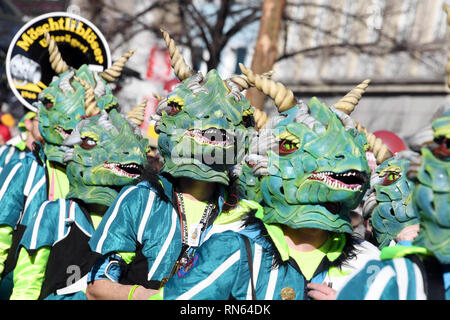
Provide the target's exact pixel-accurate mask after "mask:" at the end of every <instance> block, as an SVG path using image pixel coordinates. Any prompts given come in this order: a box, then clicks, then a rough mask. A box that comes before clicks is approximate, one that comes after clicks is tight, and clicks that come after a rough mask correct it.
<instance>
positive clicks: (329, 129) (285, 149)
mask: <svg viewBox="0 0 450 320" xmlns="http://www.w3.org/2000/svg"><path fill="white" fill-rule="evenodd" d="M241 70H242V71H243V73H244V74H245V75H246V76H247V78H248V79H249V80H250V82H251V83H253V84H254V85H255V87H256V88H258V89H260V90H261V91H262V92H264V93H266V94H268V95H269V96H270V97H271V98H273V99H274V100H275V103H276V105H277V108H278V110H279V111H280V112H281V114H280V115H279V116H277V117H274V118H272V119H271V120H270V121H269V122H268V123H267V124H266V126H265V127H264V128H263V129H262V130H261V131H260V132H259V135H258V138H257V140H256V141H257V143H256V141H255V143H252V145H251V148H250V155H249V156H248V157H247V160H246V162H247V163H248V165H249V167H251V168H252V169H253V174H254V176H256V177H258V182H257V183H254V184H253V185H254V186H255V187H254V188H253V190H250V191H249V192H251V193H253V194H254V195H255V199H259V198H261V199H262V204H263V206H264V218H263V220H264V222H265V223H278V224H283V225H287V226H289V227H291V228H295V229H297V228H317V229H324V230H329V231H335V232H336V231H337V232H348V233H351V232H352V227H351V224H350V222H349V221H350V217H349V211H350V210H351V209H353V208H355V207H356V206H357V205H358V204H359V202H360V201H361V199H362V197H363V195H364V192H365V191H366V189H367V187H368V174H369V173H370V168H369V165H368V162H367V160H366V157H365V151H366V150H367V149H368V148H369V145H368V144H367V140H366V137H365V135H364V134H362V133H359V132H358V131H357V130H356V127H355V123H354V122H353V120H352V119H351V118H350V117H349V116H348V114H346V113H344V112H342V111H340V110H338V109H336V108H334V107H331V108H328V107H327V106H326V105H325V104H323V103H321V102H320V101H319V100H318V99H316V98H313V99H311V101H310V103H309V105H308V106H306V105H305V104H303V103H300V104H299V105H297V102H296V100H295V98H294V96H293V93H292V92H290V90H287V89H286V88H284V87H283V86H282V85H281V84H280V83H275V82H273V81H272V80H269V79H267V78H261V77H260V76H257V75H255V74H253V73H252V72H251V71H250V70H248V69H246V68H245V67H243V66H242V65H241ZM247 171H248V169H246V168H245V167H243V169H242V174H243V175H244V176H245V178H241V179H244V180H249V179H250V180H251V175H250V174H249V173H248V172H247ZM250 180H249V181H250Z"/></svg>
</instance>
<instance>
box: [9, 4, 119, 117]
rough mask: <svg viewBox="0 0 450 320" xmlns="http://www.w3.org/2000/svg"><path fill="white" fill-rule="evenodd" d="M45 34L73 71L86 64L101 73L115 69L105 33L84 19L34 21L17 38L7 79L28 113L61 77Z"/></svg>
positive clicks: (60, 15)
mask: <svg viewBox="0 0 450 320" xmlns="http://www.w3.org/2000/svg"><path fill="white" fill-rule="evenodd" d="M44 31H46V32H48V33H49V34H50V36H51V37H52V38H53V39H54V40H55V41H56V43H57V45H58V49H59V51H60V52H61V55H62V57H63V59H64V61H66V62H67V64H68V65H69V66H71V67H73V68H79V67H80V66H81V65H83V64H86V65H88V66H89V68H90V69H91V70H92V71H97V72H101V71H103V70H104V69H107V68H109V67H110V66H111V53H110V51H109V47H108V44H107V43H106V40H105V38H104V36H103V35H102V34H101V32H100V31H99V30H98V29H97V27H96V26H94V25H93V24H92V23H91V22H89V21H88V20H86V19H84V18H83V17H80V16H77V15H74V14H72V13H67V12H53V13H48V14H44V15H41V16H38V17H36V18H34V19H33V20H31V21H29V22H28V23H27V24H25V25H24V26H23V27H22V28H21V29H20V30H19V32H18V33H17V34H16V35H15V36H14V39H13V41H12V42H11V44H10V46H9V49H8V53H7V55H6V76H7V78H8V82H9V86H10V87H11V90H12V91H13V92H14V94H15V95H16V97H17V98H18V99H19V101H20V102H22V103H23V104H24V105H25V106H26V107H27V108H28V109H30V110H32V111H36V107H34V106H33V102H36V101H37V100H38V94H39V92H41V91H42V90H44V89H45V88H46V87H47V86H48V85H49V84H50V83H51V82H52V79H53V77H54V76H56V75H57V74H56V73H55V72H54V71H53V69H52V67H51V65H50V62H49V53H48V49H47V46H48V44H47V40H46V39H45V36H44Z"/></svg>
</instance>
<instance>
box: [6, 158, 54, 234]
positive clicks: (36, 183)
mask: <svg viewBox="0 0 450 320" xmlns="http://www.w3.org/2000/svg"><path fill="white" fill-rule="evenodd" d="M39 157H40V159H37V158H36V156H35V155H34V154H33V153H32V152H28V153H27V154H26V155H25V157H24V158H23V159H20V160H15V161H11V162H10V163H9V164H8V165H7V166H6V167H5V168H4V169H3V171H2V173H1V174H0V186H1V187H0V208H2V210H0V225H8V226H10V227H12V228H16V226H17V225H18V224H21V225H24V226H26V225H27V224H28V222H29V218H30V216H31V214H33V213H34V212H35V211H36V210H37V209H38V208H39V206H40V205H41V203H42V202H44V201H45V200H47V184H46V176H45V167H44V163H45V155H44V153H43V151H42V150H40V154H39ZM26 212H28V213H26ZM25 213H26V214H25Z"/></svg>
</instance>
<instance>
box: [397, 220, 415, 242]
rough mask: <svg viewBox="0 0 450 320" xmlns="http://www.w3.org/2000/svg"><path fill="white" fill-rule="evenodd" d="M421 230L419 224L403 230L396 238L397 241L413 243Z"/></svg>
mask: <svg viewBox="0 0 450 320" xmlns="http://www.w3.org/2000/svg"><path fill="white" fill-rule="evenodd" d="M419 228H420V226H419V225H418V224H413V225H411V226H407V227H405V228H403V230H402V231H400V232H399V234H398V235H397V236H396V237H395V241H396V242H397V243H398V242H400V241H413V240H414V239H415V238H416V237H417V235H418V234H419Z"/></svg>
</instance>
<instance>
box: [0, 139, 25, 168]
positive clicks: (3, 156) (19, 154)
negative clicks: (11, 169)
mask: <svg viewBox="0 0 450 320" xmlns="http://www.w3.org/2000/svg"><path fill="white" fill-rule="evenodd" d="M26 153H27V152H26V151H24V150H19V149H18V148H16V147H15V146H13V145H9V144H4V145H3V146H1V147H0V172H2V171H3V168H4V167H5V166H7V165H8V164H9V163H11V162H15V161H17V160H21V159H23V158H25V154H26Z"/></svg>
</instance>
